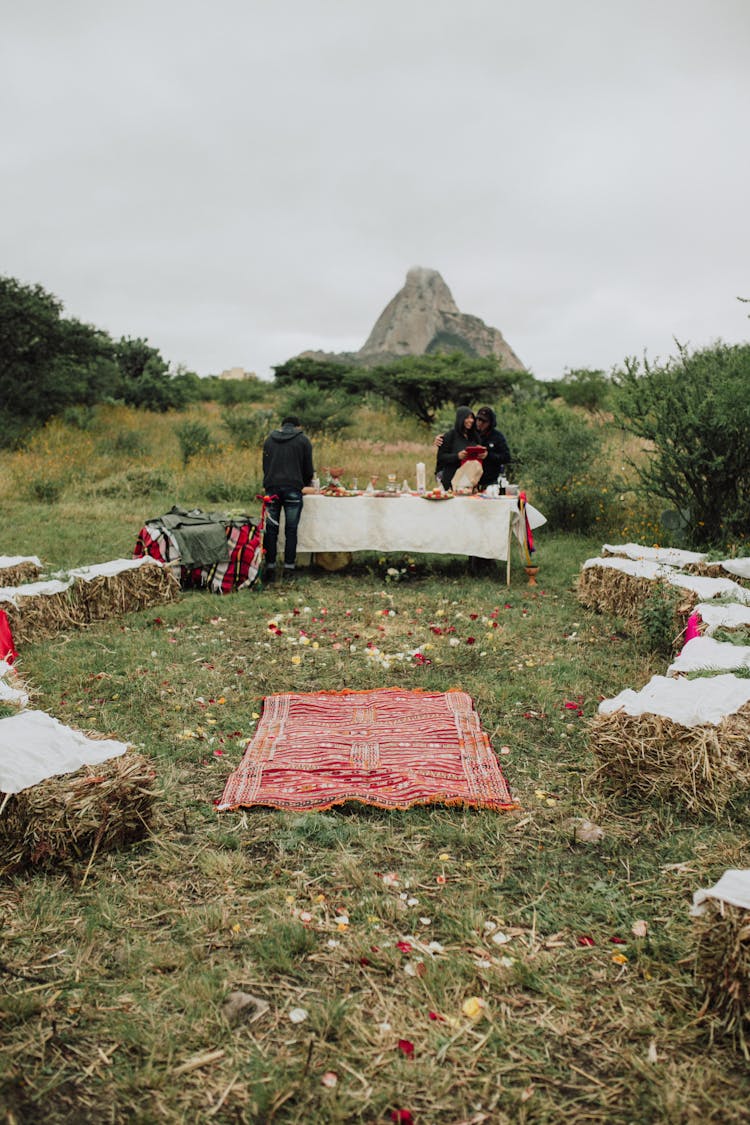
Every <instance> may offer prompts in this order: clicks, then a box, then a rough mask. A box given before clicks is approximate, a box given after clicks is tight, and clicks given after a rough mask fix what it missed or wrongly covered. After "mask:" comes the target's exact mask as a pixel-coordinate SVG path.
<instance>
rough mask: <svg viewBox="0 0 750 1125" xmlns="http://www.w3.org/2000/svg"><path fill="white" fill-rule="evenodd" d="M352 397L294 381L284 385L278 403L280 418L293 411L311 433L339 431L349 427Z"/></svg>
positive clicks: (337, 432) (338, 432)
mask: <svg viewBox="0 0 750 1125" xmlns="http://www.w3.org/2000/svg"><path fill="white" fill-rule="evenodd" d="M351 411H352V400H351V399H350V398H348V397H347V396H346V395H344V394H337V393H336V392H334V391H324V390H321V389H320V387H315V386H311V385H310V384H306V383H298V384H297V385H296V386H292V387H288V388H286V390H285V391H284V395H283V397H282V399H281V403H280V417H281V418H283V417H284V415H285V414H296V415H298V417H299V418H300V420H301V421H302V425H303V427H304V428H305V430H307V432H308V433H311V434H340V433H342V431H343V430H346V429H348V428H349V426H351V424H352V419H351Z"/></svg>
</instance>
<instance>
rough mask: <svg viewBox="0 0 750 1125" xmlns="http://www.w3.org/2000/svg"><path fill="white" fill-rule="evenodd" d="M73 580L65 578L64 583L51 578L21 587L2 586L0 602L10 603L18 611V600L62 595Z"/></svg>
mask: <svg viewBox="0 0 750 1125" xmlns="http://www.w3.org/2000/svg"><path fill="white" fill-rule="evenodd" d="M73 582H74V579H73V578H66V579H65V580H64V581H63V580H61V579H58V578H51V579H48V580H47V581H45V582H27V583H26V584H25V585H23V586H3V587H2V589H0V602H10V603H11V605H13V606H15V607H16V609H18V603H19V600H21V599H23V598H37V597H39V596H40V595H41V596H42V597H45V596H46V595H49V594H62V592H63V591H64V590H69V589H70V587H71V586H72V585H73Z"/></svg>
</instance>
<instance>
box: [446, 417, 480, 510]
mask: <svg viewBox="0 0 750 1125" xmlns="http://www.w3.org/2000/svg"><path fill="white" fill-rule="evenodd" d="M473 413H474V411H473V410H472V409H471V408H470V407H469V406H459V408H458V410H457V411H456V421H455V423H454V425H453V429H452V430H448V432H447V433H446V434H443V444H442V445H441V446H440V448H439V449H438V451H437V460H436V462H435V475H436V476H438V475H439V480H440V481H441V483H442V485H443V488H444V489H445V490H446V492H447V491H448V489H449V488H450V486H451V484H452V482H453V477H454V476H455V474H456V472H457V470H458V466H459V465H460V464H461V461H460V460H459V457H458V455H459V453H460V452H461V450H462V449H466V447H467V446H468V445H479V436H478V434H477V431H476V429H475V428H474V427H473V426H472V428H471V429H470V430H469V432H468V434H466V433H465V432H464V422H465V421H466V419H467V417H468V415H469V414H473Z"/></svg>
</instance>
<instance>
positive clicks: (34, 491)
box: [27, 477, 65, 504]
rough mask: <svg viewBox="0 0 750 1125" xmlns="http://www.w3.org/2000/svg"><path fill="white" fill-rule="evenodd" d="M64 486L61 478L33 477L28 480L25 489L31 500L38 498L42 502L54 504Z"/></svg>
mask: <svg viewBox="0 0 750 1125" xmlns="http://www.w3.org/2000/svg"><path fill="white" fill-rule="evenodd" d="M64 487H65V485H64V482H63V481H61V480H53V479H52V478H49V477H33V478H32V479H31V480H30V481H29V482H28V485H27V491H28V494H29V497H30V498H31V499H32V500H40V501H41V502H42V503H43V504H56V503H57V501H58V500H59V499H60V497H61V496H62V493H63V488H64Z"/></svg>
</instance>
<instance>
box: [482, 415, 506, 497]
mask: <svg viewBox="0 0 750 1125" xmlns="http://www.w3.org/2000/svg"><path fill="white" fill-rule="evenodd" d="M482 414H489V417H490V428H489V430H488V431H487V433H486V434H483V435H481V436H480V437H479V444H480V445H484V446H486V447H487V456H486V457H485V459H484V461H483V462H482V478H481V480H480V481H479V484H478V486H477V487H478V488H480V489H483V488H486V487H487V485H488V484H494V483H495V481H496V480H497V478H498V477H499V476H500V474H501V473H502V472H503V470H504V469H505V467H506V465H507V464H508V463H509V461H510V459H511V458H510V449H509V448H508V443H507V441H506V440H505V436H504V435H503V434H501V433H500V431H499V430H498V429H497V416H496V414H495V411H494V410H493V409H492V408H491V407H490V406H483V407H482Z"/></svg>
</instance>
